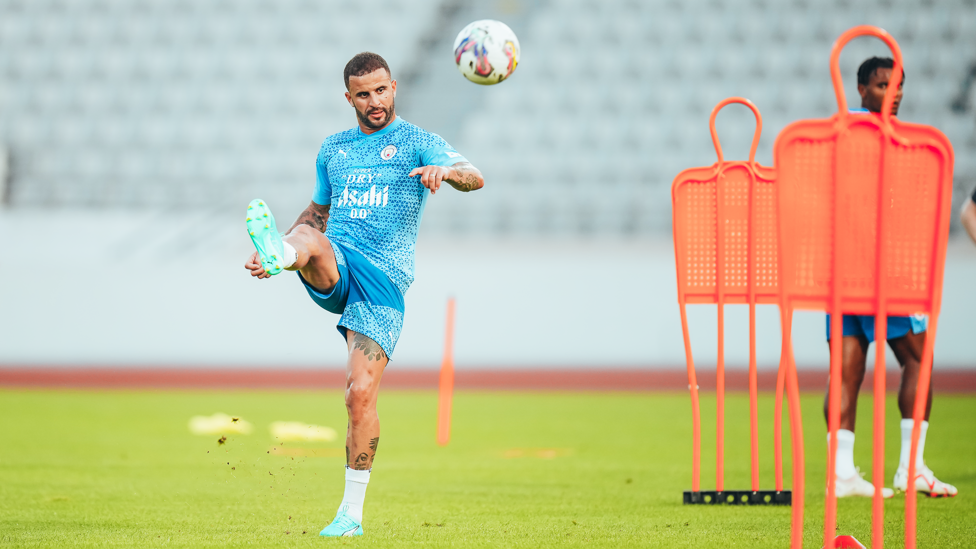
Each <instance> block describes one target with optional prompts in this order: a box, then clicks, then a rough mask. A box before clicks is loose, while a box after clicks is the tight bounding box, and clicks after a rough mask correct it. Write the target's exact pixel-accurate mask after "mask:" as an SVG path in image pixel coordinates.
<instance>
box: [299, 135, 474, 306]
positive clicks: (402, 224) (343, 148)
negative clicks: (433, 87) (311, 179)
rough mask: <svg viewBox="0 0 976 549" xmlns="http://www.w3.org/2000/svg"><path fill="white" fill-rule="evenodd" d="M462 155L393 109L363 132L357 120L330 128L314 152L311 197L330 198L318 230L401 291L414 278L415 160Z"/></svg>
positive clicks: (418, 213) (425, 162) (421, 192)
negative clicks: (379, 125)
mask: <svg viewBox="0 0 976 549" xmlns="http://www.w3.org/2000/svg"><path fill="white" fill-rule="evenodd" d="M458 162H466V160H465V158H464V157H463V156H461V155H460V154H458V152H457V151H455V150H454V149H453V148H452V147H451V146H450V145H448V144H447V142H446V141H444V139H442V138H441V136H439V135H437V134H433V133H430V132H428V131H425V130H423V129H421V128H419V127H417V126H414V125H413V124H411V123H409V122H406V121H404V120H403V119H402V118H400V117H397V118H396V120H394V121H393V122H391V123H390V125H388V126H387V127H385V128H383V129H382V130H380V131H378V132H375V133H372V134H369V135H366V134H364V133H363V132H362V131H361V130H360V129H359V127H358V126H357V127H355V128H353V129H351V130H347V131H344V132H341V133H337V134H335V135H331V136H329V138H328V139H326V140H325V142H324V143H323V144H322V148H321V150H320V151H319V156H318V161H317V165H318V182H317V183H316V185H315V194H313V195H312V201H313V202H315V203H316V204H320V205H326V204H331V205H332V207H331V208H330V210H329V222H328V228H327V229H326V232H325V235H326V236H327V237H329V240H332V241H333V242H337V243H339V244H342V245H343V246H347V247H349V248H352V249H354V250H356V251H358V252H359V253H361V254H362V255H363V256H364V257H365V258H366V259H367V260H369V262H370V263H372V264H373V265H375V266H376V267H377V268H378V269H380V270H381V271H383V272H384V273H386V275H387V276H388V277H390V280H392V281H393V283H394V284H396V286H397V288H399V290H400V292H401V293H405V292H406V291H407V288H409V287H410V284H411V283H412V282H413V278H414V249H415V247H416V244H417V230H418V229H419V228H420V220H421V218H422V217H423V214H424V206H425V205H426V204H427V196H428V194H429V192H428V190H427V188H426V187H424V186H423V185H422V184H421V183H420V177H418V176H415V177H407V174H409V173H410V172H411V170H413V169H414V168H417V167H419V166H431V165H434V166H451V165H453V164H456V163H458Z"/></svg>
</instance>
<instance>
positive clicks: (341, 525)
mask: <svg viewBox="0 0 976 549" xmlns="http://www.w3.org/2000/svg"><path fill="white" fill-rule="evenodd" d="M319 535H320V536H325V537H330V538H332V537H346V536H361V535H363V525H362V524H360V523H358V522H356V519H354V518H352V517H350V516H349V515H347V514H346V512H345V508H343V509H342V510H340V511H339V512H338V513H336V517H335V518H334V519H333V520H332V524H330V525H328V526H326V527H325V528H323V529H322V531H321V532H319Z"/></svg>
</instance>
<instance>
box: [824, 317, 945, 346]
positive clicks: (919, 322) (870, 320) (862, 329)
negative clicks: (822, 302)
mask: <svg viewBox="0 0 976 549" xmlns="http://www.w3.org/2000/svg"><path fill="white" fill-rule="evenodd" d="M843 322H844V335H845V336H855V337H857V336H864V337H866V338H867V340H868V341H869V342H870V341H874V316H873V315H844V319H843ZM928 324H929V319H928V317H927V316H925V315H912V316H889V317H888V339H896V338H899V337H903V336H905V335H908V332H909V331H911V332H912V333H913V334H920V333H922V332H924V331H925V330H926V329H927V328H928ZM827 341H830V315H827Z"/></svg>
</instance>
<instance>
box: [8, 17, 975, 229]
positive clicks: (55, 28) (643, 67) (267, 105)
mask: <svg viewBox="0 0 976 549" xmlns="http://www.w3.org/2000/svg"><path fill="white" fill-rule="evenodd" d="M440 4H441V2H439V1H436V0H418V1H410V2H407V0H380V1H379V2H377V3H375V4H374V5H373V7H372V8H371V10H370V12H369V14H368V16H367V15H366V14H365V13H364V12H362V11H361V10H357V9H355V8H354V7H353V5H352V4H350V3H344V2H338V1H335V0H328V1H326V0H322V1H315V2H313V1H307V0H285V1H281V2H258V1H256V0H254V1H240V2H221V1H218V0H212V1H203V2H188V1H175V2H174V1H165V0H138V1H126V2H123V1H118V0H116V1H110V0H102V1H100V0H77V1H71V2H67V1H59V0H30V1H28V0H2V1H0V142H2V143H3V144H5V146H6V147H7V148H8V150H9V151H10V158H11V170H10V171H11V177H12V179H11V184H10V189H9V200H10V202H11V203H12V204H13V205H14V206H63V205H87V206H98V207H130V206H139V207H149V208H152V207H156V206H161V205H164V204H171V203H174V202H177V201H178V202H179V203H183V204H186V206H187V207H193V208H219V209H223V208H227V207H233V206H235V205H239V204H242V203H246V202H247V201H248V200H249V199H250V198H253V197H254V196H259V195H260V196H263V197H264V198H266V199H268V200H272V199H277V200H279V201H287V202H288V203H290V204H295V205H297V206H295V207H301V205H303V204H304V203H305V202H306V201H307V200H308V197H309V194H310V187H311V185H312V181H313V180H314V171H313V168H312V164H313V161H314V157H315V153H316V152H317V150H318V145H319V144H320V142H321V140H322V139H323V138H324V137H325V136H326V135H328V134H329V133H332V132H335V131H338V130H341V129H344V128H347V127H350V126H351V125H352V123H353V120H352V117H351V113H350V112H349V109H348V107H347V106H346V105H345V104H344V103H343V102H342V101H337V100H336V99H335V98H336V97H337V96H338V95H339V94H341V92H342V91H343V90H342V83H341V81H339V79H338V78H337V76H338V74H339V73H340V72H341V69H342V66H343V64H344V62H345V61H346V60H347V59H348V58H349V57H350V56H351V54H352V53H355V52H357V51H361V50H363V49H370V50H373V51H377V52H379V53H381V54H383V55H384V56H386V57H387V59H388V60H389V61H390V63H391V65H392V66H393V67H394V70H395V71H396V72H399V73H400V74H405V73H410V74H413V80H411V84H413V83H414V82H416V93H414V94H413V95H412V96H405V97H404V99H403V102H402V104H403V107H404V108H403V110H401V114H403V115H404V116H405V117H406V118H407V119H408V120H414V121H417V122H418V123H422V124H424V125H426V126H428V128H429V129H431V130H432V131H436V132H439V133H442V135H444V136H445V137H446V138H447V139H448V140H449V141H451V142H452V144H454V145H455V146H456V147H457V148H458V149H459V150H461V152H462V153H464V154H466V155H467V156H468V157H469V158H471V159H472V160H473V161H475V163H476V164H477V165H478V166H479V167H480V168H481V169H482V170H483V171H484V172H485V174H486V176H487V177H488V183H489V187H488V188H486V189H485V191H483V192H482V193H481V194H480V195H479V199H478V200H471V199H467V197H458V196H450V194H449V193H448V194H446V195H444V196H443V198H441V196H440V195H439V196H438V201H439V203H438V204H437V205H436V206H434V205H432V206H431V208H430V209H429V210H428V214H427V216H426V217H425V222H424V223H425V230H426V231H430V232H434V233H455V232H473V233H492V234H523V233H531V234H536V233H538V234H620V235H640V234H654V233H666V232H668V231H669V230H670V224H671V221H670V198H669V195H668V192H669V185H670V182H671V180H672V179H673V178H674V176H675V174H677V172H678V171H680V170H681V169H682V168H684V167H687V166H697V165H703V164H710V163H711V162H713V161H714V151H713V150H712V147H711V142H710V139H709V136H708V126H707V119H708V113H709V111H710V109H711V107H712V105H714V104H715V103H716V102H717V101H718V100H720V99H722V98H724V97H727V96H730V95H741V96H745V97H749V98H750V99H752V100H753V101H754V102H755V103H756V104H757V105H758V106H759V108H760V109H762V112H763V115H764V122H765V126H766V131H765V132H764V138H763V140H762V142H761V144H760V148H759V153H758V160H759V161H760V162H762V163H764V164H767V165H768V164H771V163H772V140H773V138H774V136H775V135H776V134H777V133H778V132H779V130H780V129H782V128H783V127H784V126H785V125H786V124H788V123H789V122H791V121H792V120H795V119H798V118H804V117H826V116H829V115H830V114H831V113H832V112H833V111H834V110H835V109H836V102H835V100H834V97H833V92H832V89H831V84H830V80H829V73H828V69H827V58H828V55H829V51H830V45H831V43H832V42H833V40H834V39H835V38H836V37H837V36H838V35H839V34H840V33H841V32H842V31H843V30H845V29H847V28H849V27H851V26H853V25H855V24H861V23H869V24H876V25H879V26H882V27H884V28H886V29H888V30H889V31H890V32H892V33H893V34H894V36H895V37H896V38H897V39H898V41H899V43H900V44H901V45H902V48H903V52H904V55H905V64H906V72H907V81H906V96H905V101H904V104H903V106H902V110H901V118H902V119H905V120H909V121H917V122H922V123H927V124H932V125H935V126H936V127H939V128H940V129H942V130H943V131H944V132H945V133H946V134H947V135H948V136H949V138H950V139H951V140H952V142H953V144H954V145H955V147H956V186H957V193H956V194H957V196H958V197H959V198H960V199H961V197H962V196H963V195H964V193H965V192H966V191H967V190H969V191H971V189H972V187H973V186H974V185H976V132H974V127H976V122H974V119H976V117H974V113H973V112H972V111H970V112H967V113H955V112H953V111H952V110H951V109H950V104H951V102H952V100H953V99H954V98H955V97H956V96H957V95H958V93H959V89H960V86H961V83H962V81H963V79H964V76H965V73H966V71H967V69H968V67H969V65H970V64H971V63H973V62H974V61H976V53H973V52H976V4H974V3H973V2H972V0H946V1H942V2H927V3H919V2H912V1H908V0H866V1H864V2H852V1H850V0H831V1H830V2H829V4H830V6H829V7H830V9H822V6H821V3H815V2H812V1H810V0H791V1H789V2H770V1H764V0H683V1H681V2H676V1H671V0H646V1H636V0H599V1H597V0H560V1H555V0H551V1H548V2H547V1H544V0H521V1H517V0H511V1H509V2H499V3H498V4H499V6H502V5H508V4H511V5H512V6H515V7H514V8H512V7H511V6H509V8H506V9H508V11H506V9H503V7H496V8H484V9H480V8H479V9H480V11H478V10H476V9H474V8H470V7H469V8H466V9H459V10H457V11H456V12H453V13H454V15H453V17H448V18H447V20H445V19H444V16H443V12H444V10H442V9H441V7H440ZM485 10H487V11H485ZM492 10H494V11H492ZM486 16H487V17H494V18H498V19H503V20H517V23H518V25H515V24H513V28H515V30H516V32H518V33H519V35H520V40H521V43H522V56H523V57H522V63H521V65H520V66H519V69H518V71H517V72H516V74H515V76H514V77H513V78H512V79H511V80H509V81H508V82H505V83H504V84H502V85H500V86H496V87H493V88H490V89H477V90H475V89H474V88H475V86H473V85H469V84H467V83H466V82H465V83H463V84H456V85H457V86H467V87H461V88H451V89H452V90H454V89H462V90H465V92H464V93H470V94H471V97H472V98H473V99H472V98H468V99H461V98H459V99H458V100H457V101H456V103H457V105H455V106H453V107H445V103H446V102H447V101H446V100H445V98H444V93H440V94H438V93H437V92H438V90H443V89H446V88H444V87H443V86H442V85H441V84H440V83H439V82H442V81H443V79H448V78H450V79H454V80H459V79H460V77H459V76H458V75H457V73H456V71H455V69H454V67H453V65H452V63H451V62H450V59H451V58H450V55H449V53H447V52H448V51H449V48H450V42H451V41H452V40H453V37H454V32H455V30H456V29H460V28H461V27H462V26H463V24H464V23H466V22H467V21H468V20H469V19H470V18H474V17H486ZM431 34H436V35H438V36H441V35H443V36H441V38H439V39H438V40H439V41H437V46H436V48H435V49H434V50H432V51H431V50H425V49H423V41H424V39H425V38H426V37H428V36H429V35H431ZM875 54H880V55H885V54H886V50H885V49H884V47H883V45H882V44H881V43H880V42H876V41H870V40H859V41H856V42H855V43H853V44H852V45H851V46H850V47H849V48H848V50H846V51H845V53H844V55H843V56H842V59H841V61H842V63H841V67H842V70H843V72H844V76H845V84H846V89H847V90H848V97H849V98H852V99H853V97H854V94H855V84H856V83H855V78H854V73H855V71H856V68H857V65H858V63H859V62H860V61H861V60H862V59H863V58H865V57H867V56H870V55H875ZM438 56H440V57H438ZM428 57H429V58H430V59H428ZM429 73H431V74H429ZM432 73H438V74H441V73H442V75H441V76H440V78H442V80H438V77H437V74H432ZM401 84H403V82H401ZM468 90H470V91H468ZM404 91H406V90H404ZM398 99H399V98H398ZM851 102H852V103H854V104H856V102H855V101H853V100H852V101H851ZM400 104H401V103H398V106H399V105H400ZM425 109H426V111H433V110H438V109H439V110H445V109H446V110H449V111H450V116H447V115H444V116H445V117H447V118H449V119H450V120H451V122H450V123H446V122H443V123H442V122H439V121H434V122H426V121H427V120H428V119H427V118H424V116H422V115H421V113H422V112H425V111H424V110H425ZM727 110H728V111H729V112H728V113H724V112H723V114H722V116H721V117H720V119H719V121H718V126H719V132H720V135H721V137H722V140H723V143H727V144H728V145H727V151H726V154H727V157H728V158H730V159H737V158H743V157H744V156H745V155H746V148H747V144H748V136H749V135H751V132H752V124H753V122H752V119H751V116H750V115H749V114H748V113H747V112H746V111H745V109H744V108H743V109H741V111H736V109H735V108H730V109H727ZM415 113H416V116H413V115H414V114H415ZM736 142H738V144H736Z"/></svg>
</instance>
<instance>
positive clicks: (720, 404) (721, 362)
mask: <svg viewBox="0 0 976 549" xmlns="http://www.w3.org/2000/svg"><path fill="white" fill-rule="evenodd" d="M719 295H721V294H719ZM715 408H716V410H715V489H716V490H717V491H719V492H721V491H723V490H725V304H724V303H722V299H721V298H719V300H718V363H717V364H716V366H715Z"/></svg>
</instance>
